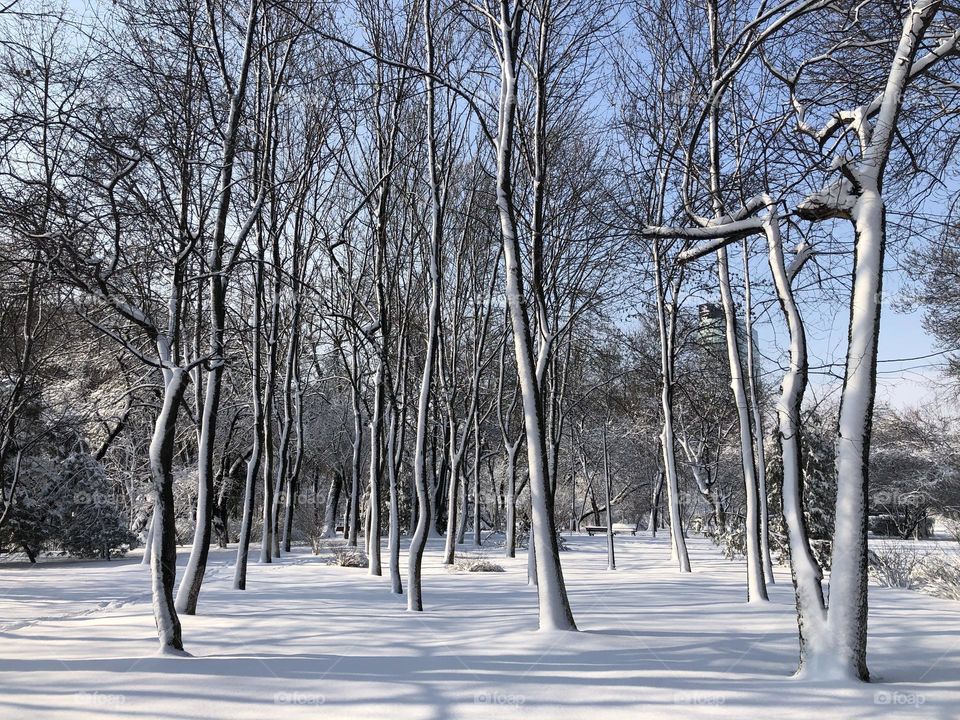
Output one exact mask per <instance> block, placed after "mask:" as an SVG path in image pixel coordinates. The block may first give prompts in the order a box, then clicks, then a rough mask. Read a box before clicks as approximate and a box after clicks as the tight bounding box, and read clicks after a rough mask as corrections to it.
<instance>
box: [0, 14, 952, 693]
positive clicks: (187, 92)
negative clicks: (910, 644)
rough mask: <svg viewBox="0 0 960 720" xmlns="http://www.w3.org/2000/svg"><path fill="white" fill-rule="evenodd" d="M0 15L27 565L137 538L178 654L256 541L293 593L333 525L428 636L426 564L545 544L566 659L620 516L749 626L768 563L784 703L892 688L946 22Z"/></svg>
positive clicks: (7, 249) (16, 539)
mask: <svg viewBox="0 0 960 720" xmlns="http://www.w3.org/2000/svg"><path fill="white" fill-rule="evenodd" d="M0 17H2V19H3V24H2V27H3V36H2V38H0V88H2V89H0V96H2V98H3V101H2V116H0V123H2V125H0V227H2V232H0V270H2V282H3V289H4V295H5V300H4V304H3V307H2V311H0V313H2V314H0V328H2V335H3V338H4V343H3V346H2V348H0V363H2V366H3V379H2V382H3V387H2V402H3V405H2V408H0V422H2V427H0V433H2V434H0V501H2V513H3V515H2V518H0V538H2V542H3V543H4V544H5V545H20V546H22V547H27V548H32V549H34V550H35V549H37V548H39V547H46V546H57V547H63V548H65V549H68V550H70V549H73V548H80V547H81V546H80V545H79V544H77V543H76V542H74V541H72V540H67V539H66V538H64V539H59V538H57V537H54V536H52V535H46V536H44V535H43V533H41V537H40V538H39V539H38V538H37V537H36V533H34V530H35V529H36V528H37V527H40V525H41V524H42V523H41V521H39V520H37V521H32V520H31V514H33V513H35V512H36V509H37V508H41V509H42V508H45V507H47V506H49V505H50V504H51V501H50V500H47V499H45V498H46V497H47V495H46V494H48V493H49V492H51V490H49V489H48V488H60V489H59V490H57V492H61V493H62V492H64V490H63V489H62V488H64V487H66V488H70V487H73V486H74V485H75V483H76V480H75V479H74V478H75V477H81V478H87V479H88V480H87V481H84V483H82V487H81V486H80V485H77V486H76V487H78V488H79V490H78V491H76V492H73V493H71V492H70V491H69V489H68V490H66V492H68V493H70V499H71V500H70V501H71V503H72V505H73V506H74V507H71V508H67V509H66V510H65V512H66V515H67V516H69V517H71V518H74V517H75V518H77V523H78V524H80V525H82V526H83V527H86V528H94V529H93V530H90V531H88V532H87V533H86V534H87V535H88V540H87V541H86V542H85V544H84V545H83V546H82V548H81V549H80V550H78V551H81V552H91V551H92V552H101V553H103V554H108V553H109V552H111V551H112V550H114V549H117V548H122V547H123V546H124V545H125V544H128V543H129V542H130V541H131V539H130V537H129V534H130V533H133V534H141V535H145V536H146V548H147V554H146V556H145V558H146V559H147V561H148V562H149V563H150V566H151V576H152V587H153V594H154V602H153V606H154V611H155V615H156V621H157V628H158V632H159V638H160V644H161V649H162V650H163V651H165V652H181V651H182V650H183V641H182V638H181V629H180V621H179V618H178V613H195V612H197V609H198V601H199V597H200V591H201V588H202V583H203V576H204V570H205V566H206V562H207V556H208V552H209V548H210V545H211V543H212V542H213V541H214V540H216V541H217V542H219V543H220V544H221V545H222V546H226V544H227V543H228V542H230V543H236V547H237V562H236V566H235V579H234V585H235V587H236V588H237V589H238V590H242V589H244V588H245V584H246V577H247V571H248V556H249V552H250V546H251V544H252V542H253V539H254V538H255V537H257V538H259V540H260V546H259V560H260V562H271V561H272V560H273V559H275V558H277V557H279V556H281V555H282V554H283V553H285V552H289V551H290V550H291V546H292V544H293V543H294V542H296V541H300V540H303V539H306V538H312V539H314V540H316V539H319V538H328V537H332V536H334V535H335V534H337V533H338V532H342V533H343V536H344V539H345V540H346V542H347V543H348V544H350V545H354V546H356V545H358V544H359V543H360V542H361V541H362V542H363V544H364V546H365V549H366V554H367V556H368V568H369V572H370V573H371V574H373V575H381V574H383V573H384V572H386V573H387V574H388V575H389V577H390V588H391V590H392V591H393V592H395V593H402V592H404V591H405V592H406V594H407V601H408V607H409V609H410V610H414V611H418V610H422V609H423V606H424V598H423V588H422V582H421V567H422V561H423V554H424V548H425V546H426V542H427V540H428V538H429V537H430V536H438V535H444V536H445V541H444V543H445V547H444V553H443V562H444V563H448V564H449V563H453V562H454V556H455V553H456V548H457V542H458V541H462V540H463V539H466V538H467V537H468V533H469V538H470V540H471V541H472V542H473V543H474V544H477V545H479V544H480V543H481V542H482V541H483V539H484V538H483V536H482V531H483V530H484V529H495V530H502V531H503V533H504V538H505V541H504V544H505V552H506V553H507V554H508V555H510V556H512V555H513V554H514V553H515V552H516V549H517V547H518V546H519V545H520V542H521V539H522V538H523V537H526V538H527V543H528V558H529V568H530V582H531V583H533V584H536V586H537V588H538V597H539V622H540V627H541V628H545V629H560V630H575V629H576V624H575V621H574V618H573V614H572V612H571V610H570V606H569V603H568V601H567V595H566V591H565V587H564V580H563V573H562V568H561V564H560V553H559V552H558V550H559V548H558V540H557V537H558V530H559V528H561V527H566V526H568V527H569V528H571V529H574V530H575V529H577V528H578V527H579V526H580V525H581V524H582V523H584V522H587V521H590V522H592V523H594V524H603V525H604V526H605V527H606V528H607V533H608V546H609V565H610V567H611V568H613V567H615V558H614V555H613V550H614V548H613V536H612V526H613V521H614V520H618V519H619V520H620V521H628V522H631V523H634V524H636V525H638V526H639V525H640V524H641V523H642V521H644V520H646V521H647V525H648V527H649V529H650V530H651V531H652V532H656V530H657V529H658V528H659V527H665V528H667V529H668V530H669V534H670V539H671V546H672V551H673V556H674V559H675V561H676V563H677V567H678V569H679V570H680V571H681V572H688V571H689V570H690V560H689V557H688V554H687V551H686V544H685V532H686V529H687V528H688V527H691V526H694V525H696V526H697V527H700V528H703V529H705V530H706V531H708V532H709V533H711V534H712V535H713V536H714V537H716V538H717V539H718V541H721V542H723V543H725V544H726V545H727V546H729V547H737V548H741V549H742V552H743V553H744V555H745V557H746V560H747V563H746V564H747V570H748V573H747V591H748V595H747V597H748V599H749V600H750V601H751V602H763V601H765V600H766V597H767V594H766V585H767V583H770V582H773V575H772V565H773V557H774V555H775V554H776V551H777V550H782V551H783V552H784V553H785V555H786V559H787V561H788V562H789V563H790V564H791V567H792V569H793V579H794V585H795V588H796V598H797V610H798V619H799V631H800V638H801V658H800V668H801V671H804V672H811V673H817V674H819V675H825V676H831V677H837V676H842V677H858V678H861V679H866V678H867V677H868V672H867V665H866V622H867V616H866V611H867V608H866V582H867V566H866V563H867V548H866V541H867V521H868V501H869V496H870V493H871V492H872V489H871V485H870V483H869V481H868V478H869V477H870V475H871V473H873V474H875V475H877V474H879V475H882V474H883V472H882V471H881V472H878V471H877V470H876V469H875V468H874V464H876V463H877V462H878V461H881V460H882V458H881V459H880V460H878V458H877V457H876V456H875V457H874V458H873V460H872V461H871V455H870V446H871V429H872V427H873V415H874V407H873V406H874V395H875V387H876V360H877V333H878V328H879V319H880V309H881V301H882V294H881V280H882V276H883V269H884V252H885V250H886V248H887V246H888V244H896V242H899V241H909V240H910V239H911V238H912V237H913V236H914V235H915V234H916V233H917V230H918V229H919V228H921V227H922V228H925V229H927V230H930V231H931V232H934V233H944V232H946V231H944V227H945V226H946V223H945V222H944V219H943V217H942V216H941V217H939V218H935V219H929V218H928V217H927V215H926V214H925V211H926V210H927V208H926V207H925V205H924V198H923V193H922V190H923V188H924V187H925V183H929V182H931V179H932V181H934V182H949V179H950V172H951V168H952V167H953V166H952V165H951V162H953V160H954V149H955V145H956V140H957V138H958V136H960V135H958V133H957V132H956V127H955V125H956V123H955V122H952V121H953V120H954V119H955V116H956V110H955V108H956V107H957V104H956V99H957V98H956V93H957V88H958V87H960V85H958V83H957V80H956V67H955V65H956V63H955V61H954V56H955V54H956V47H957V43H958V42H960V29H958V28H960V25H958V13H957V8H956V7H954V6H952V5H950V4H947V3H944V2H942V1H940V0H917V2H915V3H912V4H909V5H905V4H902V3H899V2H886V1H881V0H873V1H871V2H868V3H866V4H864V3H853V2H850V3H845V2H842V1H839V0H781V1H780V2H778V3H774V4H770V3H766V2H749V3H719V2H718V1H717V0H707V2H706V3H695V2H676V1H674V0H670V1H666V0H632V1H631V2H629V3H625V4H621V3H590V2H584V1H583V0H562V1H558V0H495V1H494V0H487V1H485V2H483V3H463V2H459V1H457V0H452V1H448V0H409V1H405V0H376V1H372V0H351V1H350V2H344V3H340V4H333V5H330V4H322V3H312V2H309V0H245V1H244V2H235V0H203V2H200V1H199V0H161V1H160V2H155V1H154V2H149V3H148V2H144V1H143V0H117V1H116V2H113V3H110V4H109V6H106V5H96V6H95V8H94V11H93V12H91V13H90V14H88V15H82V16H76V15H73V14H71V13H68V12H63V11H56V10H54V9H52V8H50V7H47V6H45V5H42V4H40V5H28V4H27V2H26V1H24V2H19V3H14V4H11V5H9V6H7V7H5V8H4V9H3V10H2V16H0ZM907 215H909V217H911V218H912V219H913V220H914V221H915V222H913V223H898V222H893V221H890V217H891V216H894V217H896V218H900V217H904V216H907ZM790 248H795V249H793V250H791V249H790ZM734 259H738V260H739V264H736V263H734V262H733V260H734ZM824 300H833V301H834V302H836V303H838V304H843V305H846V307H847V311H848V312H849V318H850V320H849V328H850V330H849V338H848V347H847V351H846V362H845V365H844V370H843V375H842V392H841V395H840V399H839V403H838V405H837V407H836V413H835V416H834V417H832V418H824V417H823V416H822V413H820V414H818V413H812V412H810V411H809V408H808V407H807V406H805V405H804V394H805V389H806V384H807V377H808V373H809V372H810V368H809V367H808V361H807V350H806V340H805V330H804V322H803V309H804V307H806V306H807V304H808V303H811V304H812V303H814V302H817V301H821V302H822V301H824ZM761 317H763V318H766V319H770V318H775V319H776V324H777V325H778V326H781V327H785V328H786V333H787V335H786V337H787V342H786V343H785V349H784V350H783V351H782V353H783V354H782V355H781V354H779V352H780V351H778V350H777V348H776V347H775V346H773V345H771V346H769V347H766V346H764V347H760V346H759V343H758V341H757V333H756V332H755V330H754V327H753V324H754V321H755V318H761ZM761 353H762V354H763V356H764V357H765V358H766V361H765V362H762V361H761ZM765 367H773V368H774V369H776V368H778V367H779V368H783V374H782V384H781V387H780V391H779V393H778V392H776V390H775V389H774V386H775V384H776V382H777V381H779V380H780V378H771V377H770V376H769V375H768V374H767V373H765V371H763V370H762V368H765ZM775 374H777V373H776V372H775ZM772 407H775V414H776V419H775V421H771V417H770V415H771V413H770V412H768V411H769V410H771V408H772ZM905 422H906V420H905ZM895 424H896V423H895V422H894V425H895ZM908 424H909V423H908ZM917 425H918V423H913V424H912V426H917ZM825 428H829V430H825ZM824 432H827V433H829V434H831V435H834V436H835V438H836V442H835V443H833V442H828V441H826V440H824ZM891 434H892V435H893V436H897V435H899V434H900V431H899V430H897V429H896V428H895V427H894V428H891ZM812 437H816V438H817V440H816V452H815V453H814V454H810V452H809V447H808V446H810V445H811V440H810V438H812ZM927 437H929V435H927ZM767 438H771V440H770V441H769V442H767V441H765V440H766V439H767ZM922 438H923V432H920V431H918V436H917V440H918V442H921V441H922ZM896 462H903V463H906V462H908V460H907V459H901V460H897V461H896ZM909 462H916V463H920V465H922V467H918V468H917V469H916V470H915V472H917V473H926V475H925V477H929V482H930V483H936V482H941V481H943V482H944V483H949V482H954V481H952V480H950V481H948V480H943V479H942V478H940V477H939V476H937V471H936V468H937V467H938V464H937V462H936V459H935V458H932V459H930V460H929V461H924V462H926V464H923V462H920V461H918V460H917V459H916V456H915V455H914V456H911V459H910V460H909ZM885 467H886V466H885ZM891 472H893V476H898V475H897V473H898V472H899V471H896V470H894V471H891ZM911 472H914V470H911ZM68 475H69V477H70V479H65V478H66V476H68ZM58 478H59V479H58ZM814 480H816V482H815V481H814ZM104 485H105V486H106V487H102V486H104ZM954 485H955V483H954ZM808 489H809V490H812V492H809V493H808V494H809V495H810V496H811V497H816V499H817V504H816V506H815V507H814V505H813V504H812V503H811V501H810V497H805V492H806V491H807V490H808ZM101 491H102V492H101ZM77 492H79V495H78V494H76V493H77ZM104 495H106V496H108V497H109V502H100V501H96V498H102V496H104ZM91 497H92V498H94V501H91V500H90V498H91ZM84 508H87V509H89V508H95V509H96V512H90V511H85V510H84ZM818 513H819V514H820V515H823V518H821V519H819V520H817V522H812V521H811V518H812V517H818V518H819V515H818ZM890 514H891V515H893V513H890ZM81 516H82V517H81ZM896 522H898V523H902V524H904V528H905V532H906V534H909V533H911V532H915V531H916V528H917V527H918V526H920V525H921V524H922V522H923V519H922V518H920V519H916V518H914V519H912V520H911V519H909V518H900V517H899V516H897V520H896ZM906 525H912V527H911V528H909V529H908V528H906ZM898 527H899V525H898ZM31 533H33V536H31ZM404 534H408V535H409V540H408V541H403V542H404V545H405V547H407V549H408V553H407V567H406V568H405V569H404V568H402V567H401V542H402V541H401V536H402V535H404ZM90 538H92V540H93V544H91V542H90ZM178 540H179V541H180V542H184V541H186V542H190V541H191V540H192V549H191V551H190V558H189V562H188V564H187V566H186V568H185V571H184V572H183V574H182V576H181V577H180V578H179V584H178V582H177V580H178V579H177V577H176V572H175V570H176V568H175V559H176V545H177V542H178ZM383 540H385V541H386V543H385V544H386V547H385V548H383V545H384V543H383ZM821 541H822V542H823V543H826V544H827V546H828V547H829V552H827V553H826V554H824V553H822V552H821V551H820V548H819V544H820V543H821ZM90 548H93V550H90ZM384 551H385V553H386V557H383V553H384ZM824 562H829V566H828V568H826V569H829V571H830V591H829V596H827V594H826V593H825V592H824V587H823V578H824V570H825V568H824V565H823V563H824ZM384 566H386V567H384ZM828 601H829V602H828Z"/></svg>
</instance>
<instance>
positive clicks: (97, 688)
mask: <svg viewBox="0 0 960 720" xmlns="http://www.w3.org/2000/svg"><path fill="white" fill-rule="evenodd" d="M605 542H606V540H605V538H604V537H599V536H598V537H593V538H590V537H580V536H577V537H574V538H572V539H570V540H569V543H570V545H571V548H572V549H571V551H570V552H566V553H564V555H563V566H564V572H565V575H566V579H567V588H568V591H569V593H570V598H571V603H572V605H573V611H574V614H575V616H576V619H577V622H578V624H579V626H580V629H581V632H580V633H552V634H551V633H546V634H545V633H538V632H535V630H534V628H535V626H536V608H535V604H536V595H535V591H534V590H533V589H531V588H528V587H527V586H526V559H525V557H523V556H521V557H518V558H517V559H516V560H511V561H503V565H504V567H505V568H506V570H507V572H506V573H497V574H494V573H488V574H475V573H449V572H447V571H445V570H443V569H441V568H440V550H441V547H440V545H439V543H438V542H434V543H433V544H431V546H430V550H429V552H428V556H427V558H426V559H425V562H424V570H425V575H424V602H425V605H426V607H427V611H426V612H424V613H422V614H414V613H409V612H407V611H406V610H405V603H404V601H403V599H402V598H401V597H398V596H394V595H391V594H390V592H389V581H388V580H387V579H386V578H373V577H369V576H368V575H367V574H366V570H365V569H354V568H342V567H336V566H331V565H327V564H325V563H324V561H323V559H320V558H316V557H314V556H313V555H311V554H310V553H309V552H308V551H306V550H300V551H299V552H296V553H294V554H293V555H290V556H288V557H286V558H285V559H284V560H283V561H281V562H279V563H276V564H273V565H268V566H263V565H257V564H252V565H251V566H250V573H249V580H248V590H247V591H246V592H236V591H233V590H232V589H231V569H230V567H229V566H230V565H231V564H232V562H233V553H232V552H224V551H218V552H213V553H212V558H211V566H210V567H209V569H208V577H207V581H206V583H205V584H204V591H203V593H202V594H201V597H200V612H201V614H200V615H199V616H196V617H184V618H183V628H184V629H183V634H184V643H185V646H186V648H187V650H188V651H189V652H191V653H192V654H193V655H194V657H192V658H167V657H158V656H156V655H155V649H156V631H155V628H154V624H153V618H152V615H151V611H150V605H149V602H148V596H147V591H148V584H147V583H148V579H147V573H146V568H144V567H141V566H140V565H139V564H138V563H137V560H136V559H135V558H131V559H128V560H122V561H114V562H110V563H107V562H90V563H86V562H85V563H77V562H74V563H45V564H41V565H40V566H33V567H29V566H23V565H18V566H10V565H6V566H0V718H3V720H7V719H8V718H9V719H10V720H13V719H20V718H23V719H27V718H30V719H32V718H38V719H41V720H48V719H53V718H73V719H79V718H91V719H92V718H119V717H129V718H189V719H199V718H228V719H229V720H241V719H243V718H310V719H311V720H318V719H323V720H331V719H337V718H345V719H346V718H375V719H377V720H381V719H383V720H387V719H389V720H401V719H405V718H424V719H426V718H430V719H433V720H451V719H458V718H477V719H480V718H543V719H544V720H579V719H581V718H582V719H584V720H587V719H594V718H596V719H603V718H629V719H630V720H645V719H647V718H670V719H671V720H678V719H682V718H710V717H724V718H736V719H744V718H759V719H761V720H762V719H763V718H768V717H769V718H798V719H800V718H802V719H803V720H810V719H811V718H815V719H817V720H825V719H827V718H838V719H843V720H852V719H853V718H874V717H889V718H960V603H955V602H950V601H946V600H938V599H936V598H932V597H927V596H925V595H922V594H919V593H914V592H908V591H900V590H889V589H884V588H873V587H872V588H871V593H870V644H869V652H870V655H869V665H870V669H871V672H872V674H873V677H874V680H875V682H874V683H872V684H870V685H858V686H840V685H825V684H822V683H808V682H799V681H795V680H791V679H790V678H789V675H790V673H791V672H792V670H793V669H794V665H795V658H796V654H797V646H796V643H797V641H796V621H795V619H794V615H793V609H792V590H791V588H790V582H789V575H788V573H787V572H786V571H785V570H781V571H780V574H779V575H778V583H779V584H778V585H777V587H776V588H771V591H772V592H771V600H772V602H771V603H769V604H768V605H747V604H746V603H745V602H744V598H745V590H744V568H743V565H742V563H739V562H728V561H727V560H725V559H723V558H722V557H721V556H720V555H719V554H718V552H717V551H716V549H715V548H713V547H712V546H711V545H710V544H709V543H708V542H706V541H703V540H698V539H694V540H692V541H691V542H690V551H691V561H692V563H693V567H694V572H693V574H691V575H687V576H681V575H679V574H678V573H677V572H675V571H674V570H673V569H672V565H671V564H670V561H669V545H668V541H667V536H666V534H665V533H664V534H663V535H662V537H661V538H658V539H656V540H650V539H649V538H647V537H645V536H642V535H641V536H638V537H632V536H629V535H627V536H618V537H617V552H618V557H617V565H618V568H619V569H618V570H616V571H614V572H609V571H607V569H606V555H605V547H604V544H605ZM498 554H499V551H497V550H491V551H490V555H489V557H490V558H491V559H497V561H498V562H499V561H500V560H499V558H498ZM182 555H183V557H181V561H183V560H185V555H186V553H182ZM252 557H255V555H252ZM402 560H403V567H404V568H405V567H406V559H405V557H404V558H403V559H402Z"/></svg>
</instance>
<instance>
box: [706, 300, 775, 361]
mask: <svg viewBox="0 0 960 720" xmlns="http://www.w3.org/2000/svg"><path fill="white" fill-rule="evenodd" d="M697 310H698V313H699V323H698V336H699V339H700V344H701V346H702V347H704V348H705V349H707V350H709V351H711V352H717V353H719V354H721V355H722V356H723V357H724V358H725V357H726V352H727V350H726V338H727V324H726V318H725V317H724V314H723V306H721V305H720V303H702V304H701V305H700V306H698V308H697ZM737 340H738V341H739V342H738V343H737V344H738V345H739V347H740V362H741V363H744V364H745V363H746V360H747V334H746V332H745V330H744V324H743V320H742V318H740V317H739V316H738V317H737ZM753 347H754V358H753V362H754V367H755V368H756V369H757V370H758V371H759V368H760V363H759V355H758V353H757V352H756V348H757V328H756V326H754V328H753Z"/></svg>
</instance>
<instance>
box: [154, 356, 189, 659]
mask: <svg viewBox="0 0 960 720" xmlns="http://www.w3.org/2000/svg"><path fill="white" fill-rule="evenodd" d="M187 381H188V377H187V374H186V372H185V371H184V370H183V369H182V368H173V369H165V370H164V389H163V407H162V409H161V411H160V414H159V416H158V417H157V421H156V424H155V425H154V431H153V440H152V441H151V443H150V475H151V477H152V478H153V489H154V493H155V495H156V503H155V504H154V506H153V526H154V533H153V552H152V555H151V560H150V577H151V586H152V596H153V616H154V619H155V620H156V624H157V634H158V635H159V638H160V652H161V653H164V654H170V653H172V654H181V653H182V652H183V640H182V638H181V633H180V618H178V617H177V610H176V608H175V607H174V602H173V588H174V582H175V580H176V574H177V536H176V527H175V520H174V514H173V455H174V446H175V445H176V428H177V415H178V414H179V411H180V404H181V403H182V401H183V394H184V392H185V391H186V388H187Z"/></svg>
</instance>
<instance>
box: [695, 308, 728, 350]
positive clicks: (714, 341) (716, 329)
mask: <svg viewBox="0 0 960 720" xmlns="http://www.w3.org/2000/svg"><path fill="white" fill-rule="evenodd" d="M698 311H699V314H700V322H699V328H698V329H699V333H698V334H699V336H700V343H701V344H702V345H703V346H704V347H706V348H716V347H720V346H722V345H723V341H724V338H725V337H726V332H725V324H724V318H723V308H722V307H720V304H719V303H703V304H702V305H700V307H699V308H698Z"/></svg>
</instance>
